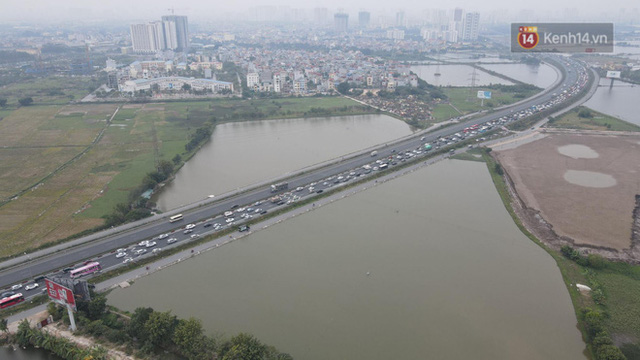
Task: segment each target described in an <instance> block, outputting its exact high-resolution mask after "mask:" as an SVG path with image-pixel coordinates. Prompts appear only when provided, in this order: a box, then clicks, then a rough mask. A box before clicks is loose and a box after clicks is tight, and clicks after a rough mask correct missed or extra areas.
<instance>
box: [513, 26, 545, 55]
mask: <svg viewBox="0 0 640 360" xmlns="http://www.w3.org/2000/svg"><path fill="white" fill-rule="evenodd" d="M539 40H540V37H539V36H538V27H537V26H520V27H519V28H518V44H519V45H520V46H521V47H522V48H523V49H527V50H531V49H533V48H535V47H536V45H538V41H539Z"/></svg>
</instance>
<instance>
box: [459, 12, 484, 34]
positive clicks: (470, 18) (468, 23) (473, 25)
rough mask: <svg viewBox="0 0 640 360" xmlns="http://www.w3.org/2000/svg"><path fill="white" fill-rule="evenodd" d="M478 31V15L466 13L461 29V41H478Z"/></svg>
mask: <svg viewBox="0 0 640 360" xmlns="http://www.w3.org/2000/svg"><path fill="white" fill-rule="evenodd" d="M479 30H480V13H477V12H471V13H466V14H465V17H464V27H463V29H462V41H476V40H478V33H479Z"/></svg>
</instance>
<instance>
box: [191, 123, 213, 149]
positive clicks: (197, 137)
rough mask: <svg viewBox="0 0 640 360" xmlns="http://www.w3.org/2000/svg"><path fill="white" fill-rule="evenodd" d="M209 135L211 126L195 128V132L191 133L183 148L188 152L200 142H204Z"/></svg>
mask: <svg viewBox="0 0 640 360" xmlns="http://www.w3.org/2000/svg"><path fill="white" fill-rule="evenodd" d="M209 137H211V126H202V127H199V128H197V129H196V131H195V133H193V134H191V136H190V139H189V142H188V143H187V144H186V145H185V146H184V149H185V150H186V151H187V152H189V151H192V150H194V149H196V148H197V147H198V146H199V145H200V144H201V143H203V142H206V141H207V140H209Z"/></svg>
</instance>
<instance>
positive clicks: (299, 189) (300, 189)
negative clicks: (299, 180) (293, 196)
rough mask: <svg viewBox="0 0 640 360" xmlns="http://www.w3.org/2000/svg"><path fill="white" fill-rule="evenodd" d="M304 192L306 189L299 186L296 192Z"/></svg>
mask: <svg viewBox="0 0 640 360" xmlns="http://www.w3.org/2000/svg"><path fill="white" fill-rule="evenodd" d="M302 190H304V188H303V187H302V186H298V187H297V188H296V191H302Z"/></svg>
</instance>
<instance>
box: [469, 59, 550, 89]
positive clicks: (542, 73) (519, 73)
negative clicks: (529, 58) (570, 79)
mask: <svg viewBox="0 0 640 360" xmlns="http://www.w3.org/2000/svg"><path fill="white" fill-rule="evenodd" d="M482 67H483V68H485V69H488V70H492V71H495V72H497V73H500V74H503V75H506V76H508V77H510V78H512V79H516V80H518V81H522V82H524V83H527V84H531V85H535V86H537V87H539V88H543V89H544V88H546V87H548V86H550V85H551V84H553V83H554V82H555V81H556V80H557V79H558V73H556V71H555V70H554V69H553V68H552V67H551V66H549V65H547V64H540V65H537V66H535V65H527V64H484V65H482Z"/></svg>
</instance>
